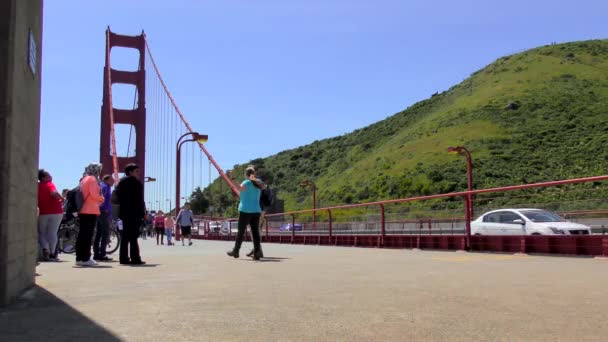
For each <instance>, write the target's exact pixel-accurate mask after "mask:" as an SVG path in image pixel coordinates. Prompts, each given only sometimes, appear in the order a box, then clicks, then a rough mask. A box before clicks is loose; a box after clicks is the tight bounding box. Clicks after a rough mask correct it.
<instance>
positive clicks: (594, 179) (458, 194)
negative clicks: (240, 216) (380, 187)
mask: <svg viewBox="0 0 608 342" xmlns="http://www.w3.org/2000/svg"><path fill="white" fill-rule="evenodd" d="M605 180H608V175H604V176H594V177H584V178H573V179H565V180H559V181H550V182H540V183H531V184H521V185H510V186H505V187H497V188H487V189H480V190H472V191H458V192H449V193H445V194H436V195H428V196H417V197H408V198H400V199H394V200H384V201H375V202H367V203H356V204H347V205H338V206H332V207H324V208H316V209H302V210H295V211H289V212H284V213H274V214H266V215H265V217H273V216H281V215H291V214H303V213H311V212H314V211H321V210H328V209H331V210H334V209H352V208H359V207H368V206H374V205H380V204H395V203H405V202H415V201H425V200H431V199H436V198H446V197H464V196H468V195H476V194H483V193H488V192H504V191H513V190H522V189H530V188H540V187H547V186H558V185H566V184H576V183H586V182H597V181H605Z"/></svg>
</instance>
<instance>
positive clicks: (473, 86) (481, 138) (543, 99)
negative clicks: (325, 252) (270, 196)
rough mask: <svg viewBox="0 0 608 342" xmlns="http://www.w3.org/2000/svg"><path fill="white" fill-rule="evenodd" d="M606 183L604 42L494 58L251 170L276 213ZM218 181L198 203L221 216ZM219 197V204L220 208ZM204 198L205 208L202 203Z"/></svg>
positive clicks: (227, 206) (228, 207)
mask: <svg viewBox="0 0 608 342" xmlns="http://www.w3.org/2000/svg"><path fill="white" fill-rule="evenodd" d="M456 145H464V146H466V147H467V148H468V149H469V150H470V151H471V152H472V154H473V158H474V187H475V188H488V187H495V186H503V185H512V184H521V183H532V182H538V181H548V180H556V179H565V178H572V177H583V176H592V175H601V174H606V173H607V170H608V40H593V41H584V42H574V43H566V44H558V45H550V46H543V47H539V48H536V49H532V50H529V51H526V52H523V53H519V54H515V55H511V56H506V57H502V58H499V59H498V60H496V61H495V62H494V63H492V64H490V65H488V66H487V67H485V68H483V69H481V70H479V71H477V72H475V73H473V74H472V75H471V76H470V77H469V78H468V79H466V80H465V81H463V82H462V83H460V84H458V85H455V86H453V87H452V88H450V89H449V90H447V91H445V92H442V93H438V94H433V95H432V96H431V97H430V98H429V99H426V100H424V101H421V102H418V103H416V104H414V105H413V106H411V107H409V108H407V109H406V110H404V111H402V112H399V113H397V114H394V115H392V116H390V117H388V118H387V119H385V120H382V121H379V122H377V123H374V124H372V125H370V126H367V127H364V128H361V129H358V130H355V131H354V132H352V133H349V134H345V135H342V136H338V137H334V138H329V139H324V140H320V141H314V142H312V143H311V144H309V145H306V146H301V147H298V148H296V149H292V150H287V151H283V152H280V153H278V154H276V155H273V156H269V157H266V158H259V159H255V160H252V161H243V164H242V165H240V166H237V167H236V168H235V170H234V172H233V175H234V177H235V179H236V180H238V181H241V180H242V174H243V169H244V167H245V166H246V165H248V164H250V163H252V164H255V165H257V166H258V167H259V168H260V171H261V173H262V174H263V177H264V178H265V180H266V181H267V182H268V183H269V184H270V185H271V187H272V188H273V189H274V190H275V191H276V192H277V196H278V198H279V199H280V200H281V201H279V203H278V204H279V206H278V207H277V208H275V211H283V210H285V211H287V210H296V209H302V208H310V207H311V206H312V201H311V196H310V188H304V187H302V186H300V185H299V183H300V182H301V181H302V180H304V179H307V178H310V179H312V180H313V181H314V182H315V183H316V184H317V186H318V188H319V190H318V192H317V198H318V200H319V203H320V205H321V206H328V205H334V204H346V203H357V202H368V201H376V200H382V199H394V198H404V197H410V196H416V195H428V194H436V193H446V192H452V191H460V190H465V189H466V186H467V183H466V163H465V160H464V158H463V157H459V156H455V155H451V154H448V153H447V152H446V148H447V147H448V146H456ZM220 182H221V180H220V179H218V180H216V181H215V182H214V183H212V184H211V186H210V187H209V188H207V189H205V190H204V191H203V193H202V194H203V196H204V197H206V198H209V197H210V199H211V205H212V206H214V207H215V208H220V210H221V211H222V212H223V213H224V214H226V215H231V214H232V215H234V214H235V213H236V204H235V203H236V202H235V200H234V199H233V197H232V196H231V195H230V194H229V192H228V187H227V186H226V185H223V186H222V184H220ZM219 193H222V194H223V195H222V196H219ZM210 194H211V196H209V195H210Z"/></svg>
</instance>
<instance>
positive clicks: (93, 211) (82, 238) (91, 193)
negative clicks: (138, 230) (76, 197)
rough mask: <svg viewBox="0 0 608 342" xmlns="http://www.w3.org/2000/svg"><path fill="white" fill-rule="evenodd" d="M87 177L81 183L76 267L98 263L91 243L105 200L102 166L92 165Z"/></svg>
mask: <svg viewBox="0 0 608 342" xmlns="http://www.w3.org/2000/svg"><path fill="white" fill-rule="evenodd" d="M84 172H85V176H84V177H83V178H82V180H81V181H80V192H81V193H82V200H83V202H82V207H81V208H80V210H79V211H78V218H79V219H80V230H79V231H78V237H77V238H76V265H77V266H95V265H97V263H96V262H95V260H93V259H91V242H92V241H93V231H94V230H95V224H96V223H97V217H98V216H99V214H100V213H101V212H100V209H99V205H100V204H101V203H103V201H104V198H103V196H102V195H101V188H100V187H99V174H100V173H101V164H99V163H91V164H89V166H87V167H86V168H85V170H84Z"/></svg>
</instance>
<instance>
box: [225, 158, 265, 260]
mask: <svg viewBox="0 0 608 342" xmlns="http://www.w3.org/2000/svg"><path fill="white" fill-rule="evenodd" d="M265 188H266V185H264V183H262V182H261V181H259V180H258V179H257V178H256V176H255V169H254V168H253V167H252V166H249V167H247V169H246V170H245V180H244V181H243V182H242V183H241V185H240V187H239V190H240V202H239V226H238V227H239V230H238V233H237V236H236V241H235V243H234V249H232V250H231V251H228V252H227V254H228V256H231V257H234V258H238V257H239V250H240V249H241V244H242V243H243V238H244V237H245V230H246V229H247V225H249V226H251V235H252V238H253V254H252V257H253V259H254V260H260V258H262V246H261V243H260V226H259V225H260V213H261V212H262V208H260V195H261V192H262V190H263V189H265Z"/></svg>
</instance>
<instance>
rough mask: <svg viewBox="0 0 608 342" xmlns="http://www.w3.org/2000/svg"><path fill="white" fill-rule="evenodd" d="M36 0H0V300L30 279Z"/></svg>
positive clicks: (38, 40)
mask: <svg viewBox="0 0 608 342" xmlns="http://www.w3.org/2000/svg"><path fill="white" fill-rule="evenodd" d="M42 2H43V1H42V0H2V1H0V305H4V304H7V303H9V302H11V301H13V300H14V299H16V298H17V297H18V296H19V295H20V294H21V293H22V292H23V291H24V290H26V289H27V288H29V287H31V286H32V285H34V276H35V263H36V257H37V233H36V206H37V185H36V182H37V169H38V143H39V136H40V74H41V68H40V66H41V56H42V54H41V51H42Z"/></svg>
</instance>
